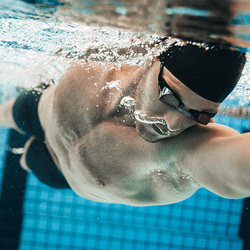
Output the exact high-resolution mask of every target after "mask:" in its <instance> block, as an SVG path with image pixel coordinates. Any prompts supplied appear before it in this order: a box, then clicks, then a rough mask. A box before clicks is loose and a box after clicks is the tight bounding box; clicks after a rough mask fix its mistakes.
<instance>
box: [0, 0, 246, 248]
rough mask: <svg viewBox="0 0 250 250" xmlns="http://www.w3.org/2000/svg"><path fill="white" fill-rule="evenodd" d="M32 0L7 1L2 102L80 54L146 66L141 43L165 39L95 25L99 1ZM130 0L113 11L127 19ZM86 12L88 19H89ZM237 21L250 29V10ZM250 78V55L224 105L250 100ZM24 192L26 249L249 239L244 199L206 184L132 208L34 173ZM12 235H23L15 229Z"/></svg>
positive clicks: (200, 244) (236, 123) (1, 9)
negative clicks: (53, 184) (168, 201)
mask: <svg viewBox="0 0 250 250" xmlns="http://www.w3.org/2000/svg"><path fill="white" fill-rule="evenodd" d="M29 2H32V1H18V0H5V1H4V0H2V1H1V3H0V92H1V95H0V101H1V102H3V101H5V100H7V99H9V98H10V97H13V96H15V95H16V94H17V91H16V87H29V86H35V85H37V84H38V83H39V82H41V81H49V79H54V81H55V82H56V83H57V82H58V81H59V80H60V77H61V75H62V73H63V72H64V71H65V70H66V68H67V67H68V65H69V63H70V62H71V61H72V60H74V59H77V58H80V59H81V60H82V61H83V62H85V61H88V60H99V61H103V62H105V63H112V62H114V63H116V64H121V63H129V64H137V65H141V64H142V63H143V62H144V61H145V59H146V58H150V57H151V56H152V55H153V54H154V49H152V48H151V47H147V46H146V45H145V46H144V44H143V42H141V41H142V39H144V40H143V41H145V40H146V41H148V40H150V39H153V40H154V39H157V37H158V34H157V32H156V33H154V32H153V31H152V33H151V34H149V33H147V34H139V33H136V32H135V31H134V30H127V29H124V27H123V28H120V27H113V26H112V28H111V27H104V26H102V27H100V26H97V25H94V23H93V20H92V19H91V18H90V19H88V18H89V14H90V13H92V12H93V11H94V10H95V11H97V10H98V8H97V7H98V5H97V4H96V1H81V3H80V4H79V3H77V4H75V5H74V4H72V5H70V8H69V9H70V10H71V11H73V12H69V9H68V8H67V6H68V4H67V3H66V1H65V2H64V3H63V2H60V1H52V0H51V1H49V0H47V1H34V2H35V3H36V4H30V3H29ZM72 2H73V1H72ZM122 2H123V1H113V2H112V4H113V5H112V6H113V7H112V8H113V10H114V12H115V13H118V14H120V15H121V16H125V15H126V14H127V12H128V11H131V9H132V7H131V6H125V5H124V4H122ZM125 2H126V1H125ZM128 2H130V1H128ZM79 6H80V7H79ZM105 6H106V5H105ZM94 7H95V9H94V10H93V8H94ZM106 7H107V6H106ZM67 11H68V12H67ZM175 11H180V10H175ZM182 11H183V10H182ZM185 11H187V9H185ZM79 13H81V14H83V15H84V17H85V18H86V19H88V22H87V23H86V22H84V20H81V19H80V16H79ZM198 14H199V15H200V14H201V15H203V16H204V15H205V14H209V13H204V12H203V13H201V12H197V15H198ZM242 15H243V16H242ZM104 21H105V20H104ZM144 21H145V20H144ZM236 21H237V24H243V25H245V26H248V25H249V16H248V13H245V14H241V15H238V16H236V18H235V19H234V22H236ZM156 24H157V23H153V24H152V25H151V26H150V27H151V28H152V29H151V30H155V31H157V25H156ZM147 32H148V30H147ZM242 35H244V34H242ZM245 36H247V34H245ZM245 39H246V41H248V38H247V37H246V38H245ZM135 44H136V45H137V46H142V45H143V46H144V51H143V52H144V53H141V52H140V51H139V52H135V53H134V54H133V55H131V53H128V56H123V55H119V54H118V52H119V50H120V49H122V48H131V47H132V46H134V45H135ZM96 50H97V52H96ZM128 51H129V50H128ZM130 52H131V51H130ZM248 79H249V55H248V62H247V65H246V68H245V70H244V74H243V76H242V78H241V80H240V83H239V84H238V86H237V89H236V90H235V91H234V92H233V93H232V94H231V95H230V97H229V98H228V99H227V100H226V102H225V104H224V105H249V95H248V94H249V84H248ZM216 121H217V122H219V123H222V124H225V125H228V126H230V127H233V128H234V129H236V130H238V131H239V132H242V131H243V130H247V129H249V128H250V122H249V121H247V120H239V119H236V118H228V117H217V118H216ZM8 133H9V131H8V130H7V129H1V130H0V171H1V173H3V169H4V164H5V156H6V145H7V143H6V142H7V139H8ZM0 183H2V174H1V175H0ZM3 188H5V187H3ZM0 191H1V190H0ZM24 196H25V200H24V205H23V215H24V218H23V223H22V231H21V236H20V244H19V249H20V250H43V249H46V250H58V249H63V250H64V249H67V250H68V249H74V250H78V249H79V250H80V249H81V250H82V249H98V250H99V249H105V250H117V249H119V250H122V249H126V250H127V249H133V250H134V249H138V250H142V249H143V250H144V249H145V250H146V249H148V250H161V249H162V250H163V249H164V250H166V249H168V250H178V249H181V250H183V249H187V250H195V249H197V250H198V249H206V250H210V249H216V250H220V249H221V250H225V249H231V250H239V249H241V248H242V244H243V243H242V241H241V240H240V239H239V238H238V237H237V235H238V230H239V224H240V219H241V210H242V205H243V204H242V202H243V201H242V200H241V199H239V200H227V199H223V198H220V197H218V196H216V195H214V194H212V193H210V192H208V191H206V190H204V189H202V190H199V191H198V192H197V193H196V194H195V195H194V196H193V197H192V198H190V199H188V200H186V201H183V202H181V203H178V204H173V205H168V206H153V207H131V206H125V205H120V204H119V205H114V204H105V203H96V202H93V201H90V200H87V199H84V198H81V197H78V196H76V195H75V194H74V193H73V192H72V191H55V190H53V189H51V188H49V187H47V186H45V185H43V184H41V183H40V182H39V181H38V180H37V179H36V178H35V177H34V176H33V175H32V174H29V176H28V180H27V184H26V190H25V193H24ZM10 213H11V211H10ZM11 232H12V233H13V234H14V233H15V228H14V227H13V228H12V231H11Z"/></svg>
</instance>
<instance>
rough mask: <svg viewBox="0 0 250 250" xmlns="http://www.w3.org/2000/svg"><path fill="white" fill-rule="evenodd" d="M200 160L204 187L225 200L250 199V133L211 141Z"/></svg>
mask: <svg viewBox="0 0 250 250" xmlns="http://www.w3.org/2000/svg"><path fill="white" fill-rule="evenodd" d="M197 159H198V160H199V163H200V165H199V167H200V169H198V170H197V171H196V172H197V173H198V174H197V176H198V177H197V179H198V181H199V183H201V185H202V186H204V187H205V188H207V189H208V190H210V191H212V192H213V193H215V194H217V195H220V196H222V197H225V198H243V197H248V196H250V178H249V177H250V133H248V134H244V135H239V134H236V135H234V136H229V137H222V138H216V139H214V140H211V141H209V142H207V143H206V144H205V145H204V146H202V147H201V149H200V150H199V156H198V157H197Z"/></svg>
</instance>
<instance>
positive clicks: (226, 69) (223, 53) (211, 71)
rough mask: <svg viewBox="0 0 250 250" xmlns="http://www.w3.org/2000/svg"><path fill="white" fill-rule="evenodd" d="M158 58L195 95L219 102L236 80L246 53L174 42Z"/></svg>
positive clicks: (234, 84) (230, 90) (240, 72)
mask: <svg viewBox="0 0 250 250" xmlns="http://www.w3.org/2000/svg"><path fill="white" fill-rule="evenodd" d="M158 59H159V60H160V61H161V62H162V63H163V65H164V66H165V67H166V68H167V69H168V70H169V71H170V72H171V73H172V74H173V75H174V76H175V77H176V78H178V79H179V80H180V81H181V82H182V83H183V84H185V85H186V86H187V87H188V88H190V89H191V90H192V91H194V92H195V93H196V94H198V95H200V96H202V97H204V98H205V99H208V100H210V101H213V102H218V103H221V102H222V101H223V100H224V99H225V98H226V97H227V96H228V95H229V94H230V93H231V92H232V91H233V89H234V88H235V86H236V84H237V82H238V81H239V79H240V77H241V74H242V70H243V68H244V65H245V62H246V54H245V53H241V52H239V51H234V50H230V49H226V48H222V47H219V46H214V45H207V44H206V45H205V44H197V43H184V45H182V44H179V45H178V43H175V44H173V45H171V46H170V47H169V48H167V50H165V51H164V52H162V53H161V54H160V55H159V56H158Z"/></svg>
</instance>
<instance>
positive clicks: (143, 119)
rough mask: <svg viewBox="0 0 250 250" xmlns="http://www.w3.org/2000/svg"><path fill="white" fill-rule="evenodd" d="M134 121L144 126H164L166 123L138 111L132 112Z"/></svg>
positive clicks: (156, 117)
mask: <svg viewBox="0 0 250 250" xmlns="http://www.w3.org/2000/svg"><path fill="white" fill-rule="evenodd" d="M134 115H135V119H136V120H137V121H139V122H142V123H145V124H161V125H164V126H166V125H167V123H166V121H165V120H164V118H163V117H160V116H159V117H158V116H148V115H147V114H145V113H143V112H142V111H140V110H136V111H135V112H134Z"/></svg>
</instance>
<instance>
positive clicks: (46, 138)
mask: <svg viewBox="0 0 250 250" xmlns="http://www.w3.org/2000/svg"><path fill="white" fill-rule="evenodd" d="M245 60H246V58H245V54H242V53H239V52H237V51H229V50H226V49H221V48H219V47H214V46H212V47H211V46H210V47H209V46H204V45H197V44H192V43H185V44H182V45H178V44H174V45H172V46H170V47H169V48H167V49H166V51H164V52H162V53H161V54H160V55H159V56H158V58H157V57H156V58H154V59H152V60H149V61H147V62H146V63H145V64H144V65H143V66H129V65H123V66H121V67H120V68H118V67H114V66H112V65H106V66H105V65H101V64H96V63H86V64H84V65H83V66H82V65H81V64H80V63H78V62H75V63H73V64H72V66H71V67H70V69H69V70H68V71H67V72H66V73H65V74H64V75H63V77H62V79H61V81H60V83H59V85H58V86H57V85H52V86H46V85H43V86H40V87H39V88H40V89H39V88H38V89H36V90H32V91H31V92H27V93H25V94H23V95H21V96H20V97H18V98H17V100H10V101H8V102H7V103H5V104H3V105H2V108H1V113H2V116H1V117H2V123H1V124H2V125H7V126H9V127H12V128H15V129H17V130H19V131H23V132H26V133H27V134H30V135H34V136H32V137H31V138H30V139H29V140H28V142H27V143H26V145H25V153H24V154H23V156H22V158H21V165H22V166H23V168H24V169H26V170H31V171H32V172H33V173H34V174H35V175H36V176H37V177H38V178H39V179H40V180H41V181H42V182H44V183H46V184H48V185H50V186H52V187H57V188H69V187H70V188H72V189H73V190H74V191H75V192H76V193H77V194H79V195H80V196H83V197H85V198H88V199H92V200H96V201H101V202H112V203H124V204H131V205H136V206H148V205H161V204H170V203H174V202H179V201H182V200H184V199H187V198H188V197H190V196H191V195H193V194H194V193H195V192H196V191H197V190H198V189H199V188H202V187H205V188H206V189H208V190H210V191H212V192H214V193H215V194H218V195H220V196H222V197H226V198H242V197H247V196H250V182H249V175H250V157H249V153H250V148H249V146H248V145H249V140H250V135H249V134H244V135H240V134H238V133H237V132H236V131H234V130H233V129H230V128H228V127H225V126H223V125H219V124H215V123H211V122H210V123H209V121H210V120H211V119H212V117H213V116H214V115H215V114H216V112H217V111H218V109H219V106H220V104H221V102H222V101H223V100H224V99H225V98H226V96H228V94H229V93H230V92H231V91H232V90H233V88H234V87H235V85H236V84H237V81H238V80H239V78H240V76H241V73H242V69H243V67H244V64H245ZM45 88H46V89H45ZM42 89H45V90H43V91H42V94H41V92H40V90H42ZM37 109H38V113H37ZM12 110H13V111H12ZM40 124H41V125H40ZM44 142H45V143H44ZM50 156H51V157H52V159H53V161H52V160H51V159H50ZM54 163H55V164H54Z"/></svg>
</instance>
